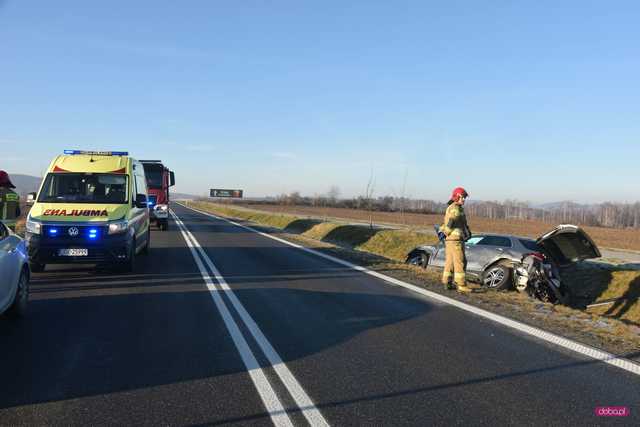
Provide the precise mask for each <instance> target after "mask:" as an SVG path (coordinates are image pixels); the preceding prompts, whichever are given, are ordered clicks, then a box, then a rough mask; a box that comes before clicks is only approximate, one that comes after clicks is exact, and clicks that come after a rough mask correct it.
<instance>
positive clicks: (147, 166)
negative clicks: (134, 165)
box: [140, 160, 176, 231]
mask: <svg viewBox="0 0 640 427" xmlns="http://www.w3.org/2000/svg"><path fill="white" fill-rule="evenodd" d="M140 163H142V166H143V167H144V174H145V176H146V178H147V192H148V198H147V203H148V204H149V212H150V215H151V221H152V222H153V221H155V222H156V224H157V225H158V227H159V228H160V230H162V231H165V230H167V228H169V187H172V186H174V185H175V183H176V177H175V174H174V173H173V171H170V170H169V168H167V167H166V166H165V165H163V164H162V161H161V160H140Z"/></svg>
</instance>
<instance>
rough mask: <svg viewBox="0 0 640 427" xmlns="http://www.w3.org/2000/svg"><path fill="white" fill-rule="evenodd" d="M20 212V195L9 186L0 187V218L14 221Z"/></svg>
mask: <svg viewBox="0 0 640 427" xmlns="http://www.w3.org/2000/svg"><path fill="white" fill-rule="evenodd" d="M19 213H20V196H18V194H16V192H15V191H13V190H11V189H10V188H6V187H0V220H1V221H5V222H7V223H9V222H13V221H15V219H16V218H18V215H19Z"/></svg>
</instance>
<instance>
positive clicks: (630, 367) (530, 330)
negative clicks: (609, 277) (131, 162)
mask: <svg viewBox="0 0 640 427" xmlns="http://www.w3.org/2000/svg"><path fill="white" fill-rule="evenodd" d="M179 205H180V206H182V207H184V208H187V209H190V210H192V211H194V212H198V213H200V214H202V215H206V216H209V217H211V218H215V219H218V220H221V221H225V222H228V223H230V224H233V225H235V226H237V227H241V228H244V229H245V230H249V231H252V232H254V233H258V234H260V235H261V236H264V237H267V238H269V239H273V240H276V241H278V242H281V243H284V244H285V245H288V246H292V247H294V248H298V249H300V250H302V251H304V252H307V253H310V254H313V255H316V256H319V257H321V258H324V259H327V260H329V261H332V262H335V263H337V264H340V265H342V266H345V267H349V268H351V269H354V270H357V271H360V272H362V273H365V274H368V275H370V276H373V277H376V278H378V279H381V280H383V281H385V282H387V283H391V284H393V285H397V286H401V287H403V288H406V289H409V290H411V291H413V292H416V293H419V294H422V295H424V296H426V297H429V298H431V299H434V300H436V301H439V302H442V303H444V304H448V305H452V306H454V307H457V308H459V309H461V310H464V311H467V312H469V313H473V314H475V315H477V316H481V317H484V318H485V319H489V320H492V321H494V322H496V323H499V324H501V325H504V326H507V327H509V328H512V329H515V330H517V331H519V332H522V333H525V334H527V335H530V336H533V337H536V338H538V339H541V340H543V341H546V342H548V343H551V344H554V345H557V346H558V347H562V348H565V349H568V350H571V351H573V352H576V353H579V354H582V355H583V356H587V357H589V358H591V359H595V360H597V361H599V362H604V363H607V364H609V365H611V366H615V367H616V368H620V369H623V370H625V371H627V372H631V373H632V374H635V375H640V364H638V363H635V362H632V361H631V360H629V359H625V358H624V357H618V356H616V355H615V354H611V353H608V352H606V351H603V350H599V349H597V348H594V347H591V346H588V345H586V344H582V343H579V342H577V341H573V340H571V339H569V338H565V337H561V336H559V335H556V334H553V333H551V332H547V331H545V330H543V329H539V328H535V327H533V326H529V325H526V324H524V323H521V322H518V321H516V320H513V319H509V318H508V317H504V316H501V315H499V314H495V313H492V312H490V311H487V310H483V309H481V308H478V307H474V306H472V305H470V304H466V303H464V302H461V301H458V300H456V299H453V298H449V297H446V296H444V295H441V294H438V293H436V292H432V291H429V290H427V289H424V288H421V287H419V286H416V285H412V284H411V283H407V282H403V281H402V280H398V279H395V278H393V277H389V276H386V275H384V274H381V273H378V272H376V271H372V270H369V269H368V268H365V267H362V266H359V265H355V264H352V263H350V262H348V261H344V260H342V259H339V258H336V257H333V256H331V255H327V254H324V253H322V252H318V251H316V250H313V249H310V248H307V247H304V246H301V245H298V244H296V243H292V242H289V241H286V240H284V239H280V238H279V237H275V236H271V235H269V234H267V233H263V232H261V231H258V230H256V229H254V228H251V227H248V226H246V225H243V224H239V223H237V222H234V221H231V220H229V219H227V218H223V217H220V216H217V215H213V214H210V213H209V212H204V211H201V210H199V209H194V208H192V207H189V206H185V205H183V204H180V203H179Z"/></svg>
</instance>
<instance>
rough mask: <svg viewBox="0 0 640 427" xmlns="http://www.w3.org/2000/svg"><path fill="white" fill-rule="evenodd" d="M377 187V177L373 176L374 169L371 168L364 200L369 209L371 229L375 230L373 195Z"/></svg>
mask: <svg viewBox="0 0 640 427" xmlns="http://www.w3.org/2000/svg"><path fill="white" fill-rule="evenodd" d="M375 187H376V177H375V175H374V174H373V167H372V168H371V174H369V180H368V181H367V187H366V189H365V191H364V199H365V203H366V204H367V207H368V209H369V227H371V228H373V193H374V192H375Z"/></svg>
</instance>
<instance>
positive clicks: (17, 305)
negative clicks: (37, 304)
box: [0, 221, 31, 316]
mask: <svg viewBox="0 0 640 427" xmlns="http://www.w3.org/2000/svg"><path fill="white" fill-rule="evenodd" d="M30 276H31V274H30V271H29V257H28V255H27V250H26V247H25V243H24V241H23V240H22V238H21V237H20V236H18V235H16V234H14V233H13V232H11V230H9V228H7V227H6V226H5V225H4V224H3V223H2V222H1V221H0V314H2V313H4V312H7V314H10V315H15V316H22V315H24V314H25V313H26V311H27V303H28V301H29V277H30Z"/></svg>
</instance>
